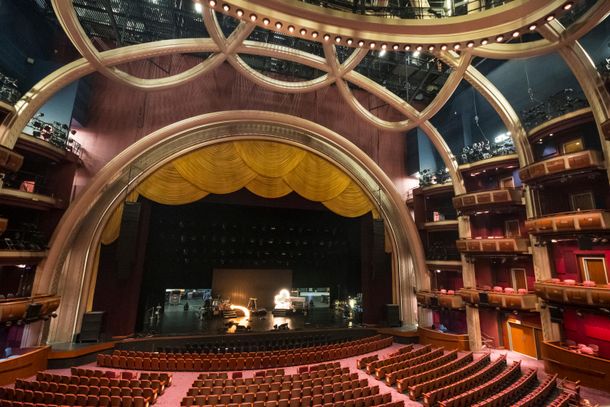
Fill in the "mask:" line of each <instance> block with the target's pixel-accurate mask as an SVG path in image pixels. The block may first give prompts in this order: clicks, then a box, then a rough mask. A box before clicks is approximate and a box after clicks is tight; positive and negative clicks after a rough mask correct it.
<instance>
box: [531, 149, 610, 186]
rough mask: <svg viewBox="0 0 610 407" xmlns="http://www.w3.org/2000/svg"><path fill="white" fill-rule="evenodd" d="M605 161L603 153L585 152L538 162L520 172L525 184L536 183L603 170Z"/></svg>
mask: <svg viewBox="0 0 610 407" xmlns="http://www.w3.org/2000/svg"><path fill="white" fill-rule="evenodd" d="M603 168H604V159H603V156H602V154H601V152H599V151H596V150H583V151H578V152H575V153H570V154H564V155H560V156H555V157H552V158H548V159H546V160H543V161H538V162H536V163H534V164H530V165H528V166H525V167H523V168H522V169H520V170H519V177H521V181H522V182H524V183H535V182H539V181H540V180H542V179H544V178H546V177H549V176H552V175H559V174H563V173H567V172H571V171H576V170H585V169H595V170H597V169H603Z"/></svg>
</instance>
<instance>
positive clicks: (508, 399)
mask: <svg viewBox="0 0 610 407" xmlns="http://www.w3.org/2000/svg"><path fill="white" fill-rule="evenodd" d="M535 384H536V369H530V370H528V371H527V372H526V373H525V374H524V375H522V376H521V377H519V379H518V380H517V381H516V382H514V383H513V384H511V385H510V386H508V387H507V388H505V389H504V390H502V391H500V392H499V393H496V394H494V395H493V396H491V397H488V398H486V399H485V400H483V401H480V402H478V403H476V404H473V405H472V406H473V407H485V406H489V407H495V406H498V407H499V406H508V405H512V404H513V403H515V402H517V401H518V400H519V399H521V398H522V397H523V396H525V394H527V393H528V392H529V390H530V389H531V388H532V387H533V386H534V385H535Z"/></svg>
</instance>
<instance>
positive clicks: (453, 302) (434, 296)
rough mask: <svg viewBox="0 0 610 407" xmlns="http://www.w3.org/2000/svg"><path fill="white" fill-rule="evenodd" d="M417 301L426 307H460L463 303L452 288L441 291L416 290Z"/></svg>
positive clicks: (462, 306)
mask: <svg viewBox="0 0 610 407" xmlns="http://www.w3.org/2000/svg"><path fill="white" fill-rule="evenodd" d="M416 297H417V303H418V304H420V305H423V306H426V307H441V308H448V309H462V308H464V303H463V301H462V297H461V296H460V295H458V294H456V293H455V292H454V291H453V290H449V291H447V292H441V291H418V292H417V294H416Z"/></svg>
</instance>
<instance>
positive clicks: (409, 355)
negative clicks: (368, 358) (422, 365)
mask: <svg viewBox="0 0 610 407" xmlns="http://www.w3.org/2000/svg"><path fill="white" fill-rule="evenodd" d="M431 350H432V345H425V346H423V347H421V348H419V349H415V350H410V351H408V352H406V353H402V354H400V355H397V356H392V357H388V358H385V359H381V360H374V361H372V362H369V363H366V364H365V366H364V368H363V369H366V372H367V373H368V374H373V373H374V372H375V369H377V368H380V367H383V366H388V365H391V364H394V363H399V362H403V361H405V360H409V359H413V358H415V357H417V356H420V355H423V354H424V353H428V352H430V351H431Z"/></svg>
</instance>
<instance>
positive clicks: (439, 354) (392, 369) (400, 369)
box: [375, 348, 457, 386]
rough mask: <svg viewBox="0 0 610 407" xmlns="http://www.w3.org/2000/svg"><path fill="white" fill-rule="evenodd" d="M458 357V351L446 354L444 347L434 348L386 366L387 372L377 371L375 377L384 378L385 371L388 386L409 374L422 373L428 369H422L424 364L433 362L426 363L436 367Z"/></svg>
mask: <svg viewBox="0 0 610 407" xmlns="http://www.w3.org/2000/svg"><path fill="white" fill-rule="evenodd" d="M456 358H457V351H452V352H450V353H449V354H448V355H444V350H443V348H438V349H434V350H432V351H431V352H428V353H424V354H423V355H421V356H417V357H415V358H413V359H409V360H405V361H404V362H400V363H396V364H394V365H391V366H386V368H385V372H383V371H379V372H378V371H376V372H375V377H377V378H379V379H383V376H382V374H383V373H385V381H386V383H387V384H388V386H392V385H394V384H395V383H396V382H397V381H398V380H400V379H403V378H405V377H407V376H410V375H413V374H417V373H421V372H423V371H424V370H426V369H422V366H424V364H426V363H429V362H432V363H431V364H428V365H425V366H430V368H432V367H436V366H440V364H441V363H444V362H449V361H451V360H453V359H456Z"/></svg>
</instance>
